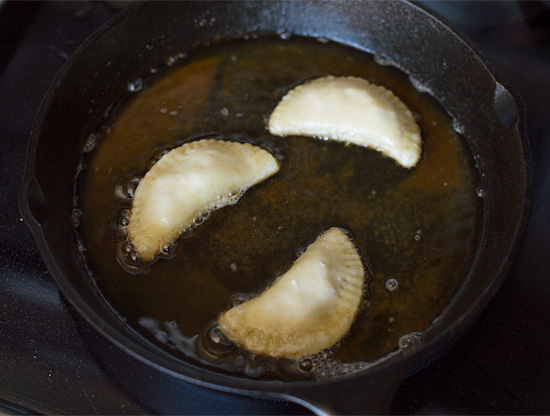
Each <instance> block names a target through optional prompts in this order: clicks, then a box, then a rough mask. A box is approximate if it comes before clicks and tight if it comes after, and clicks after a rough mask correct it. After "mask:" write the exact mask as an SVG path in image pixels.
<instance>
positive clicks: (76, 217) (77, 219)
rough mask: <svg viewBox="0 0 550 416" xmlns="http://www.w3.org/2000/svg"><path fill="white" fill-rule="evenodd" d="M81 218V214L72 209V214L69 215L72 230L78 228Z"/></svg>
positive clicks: (77, 210)
mask: <svg viewBox="0 0 550 416" xmlns="http://www.w3.org/2000/svg"><path fill="white" fill-rule="evenodd" d="M81 216H82V212H81V211H80V210H79V209H77V208H75V209H73V212H72V213H71V223H72V224H73V227H74V228H78V227H80V217H81Z"/></svg>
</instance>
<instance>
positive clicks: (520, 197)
mask: <svg viewBox="0 0 550 416" xmlns="http://www.w3.org/2000/svg"><path fill="white" fill-rule="evenodd" d="M277 34H279V35H281V34H284V36H290V35H299V36H307V37H311V38H322V39H327V40H331V41H334V42H338V43H341V44H345V45H350V46H352V47H354V48H358V49H360V50H363V51H365V52H368V53H371V54H374V55H375V57H376V59H377V62H380V63H384V64H388V65H392V66H395V67H397V68H399V69H400V70H401V71H403V72H405V73H406V74H408V76H409V77H410V79H411V81H413V83H414V85H418V86H421V87H422V89H423V91H426V92H428V93H429V94H431V95H432V96H433V97H435V98H436V99H437V100H438V101H439V102H440V103H441V104H442V105H443V106H444V107H445V109H446V110H447V112H448V113H449V114H450V116H451V117H453V119H454V120H455V121H456V125H457V126H459V127H460V128H459V130H460V132H461V133H462V134H463V136H464V138H465V140H466V142H467V144H468V146H469V147H470V150H471V152H472V154H473V155H474V156H475V162H476V165H477V167H478V170H479V174H480V175H479V176H480V181H481V183H480V187H481V188H482V189H483V191H484V192H483V193H484V196H483V219H482V223H483V226H482V231H481V234H480V238H479V242H478V247H477V249H476V253H475V257H474V259H473V261H472V263H471V265H470V267H469V270H468V272H467V274H466V276H465V277H464V279H463V282H462V285H461V286H460V288H459V289H458V290H457V292H456V294H455V296H454V298H453V299H452V300H451V302H450V303H449V305H448V306H447V307H446V309H445V310H444V312H443V313H442V314H441V315H440V316H438V317H437V319H436V320H435V321H434V322H433V323H432V324H431V325H430V326H429V328H428V329H427V330H426V331H425V332H424V333H423V334H422V336H421V339H420V340H419V341H417V342H415V343H413V344H412V345H411V346H409V347H408V348H406V349H403V350H400V351H399V352H398V353H397V354H395V355H393V356H391V357H389V358H388V359H386V360H383V361H381V362H378V363H375V364H374V365H373V366H371V367H368V368H365V369H363V370H359V371H357V372H356V373H353V374H348V375H343V376H336V377H334V378H333V379H330V380H325V381H302V382H278V381H277V382H275V381H260V380H253V379H245V378H237V377H230V376H227V375H225V374H221V373H219V374H218V373H215V372H212V371H206V370H203V369H200V368H197V367H196V366H195V365H193V364H192V363H186V362H183V361H182V360H175V359H171V358H170V357H169V356H168V355H167V354H163V353H162V352H160V351H159V349H158V348H157V347H155V346H154V345H152V343H150V342H149V341H147V340H145V339H144V338H143V337H140V336H138V335H137V334H136V333H135V332H134V331H133V330H131V329H130V328H129V327H128V326H127V325H126V324H125V323H124V322H123V320H122V319H121V318H120V317H119V316H118V314H117V313H116V312H115V311H113V309H112V308H111V307H110V306H108V305H107V302H106V301H105V299H104V298H103V296H102V295H101V293H99V291H98V289H97V287H96V285H95V283H94V282H93V281H92V279H90V277H89V274H88V271H87V269H86V267H85V266H84V265H83V263H82V261H81V256H80V253H79V251H78V246H79V245H78V241H77V238H76V235H75V230H74V224H73V221H72V220H71V214H72V213H73V208H74V207H73V196H74V186H75V176H76V174H77V172H78V170H79V169H80V168H81V165H80V163H81V160H82V149H83V148H84V144H85V142H86V139H87V138H88V137H89V135H90V134H91V133H92V132H93V131H94V129H96V127H97V126H98V125H100V124H101V123H102V122H103V121H104V114H105V112H106V109H109V108H110V106H111V105H112V103H113V102H116V101H117V100H118V99H120V97H122V96H124V94H125V93H126V92H127V86H128V84H130V83H132V82H134V81H135V80H136V79H139V78H140V77H142V76H143V74H146V73H148V72H150V70H151V68H157V67H158V66H160V65H161V64H162V63H163V62H166V61H167V60H168V59H169V58H170V57H174V56H178V54H181V53H182V52H185V51H187V50H196V49H198V48H201V47H205V46H208V45H211V44H214V43H219V42H222V41H223V40H230V39H242V38H245V37H250V36H252V35H253V36H254V37H256V36H263V35H277ZM145 45H148V47H145ZM524 130H525V126H524V114H523V109H522V105H521V102H520V100H519V99H518V97H516V95H515V94H514V93H513V92H512V91H510V90H509V89H508V88H506V87H505V86H503V85H502V84H501V83H499V82H498V81H497V79H496V78H495V76H494V75H493V74H492V73H491V71H490V70H489V69H488V67H487V66H486V65H485V63H484V62H483V60H482V59H481V58H480V56H479V55H478V54H477V53H476V52H475V51H474V50H473V49H472V48H471V47H470V46H469V45H468V43H467V42H466V41H465V40H463V39H462V38H461V37H460V36H459V35H457V34H456V33H455V32H454V31H453V30H451V29H450V28H449V27H447V26H446V25H445V24H443V23H442V22H441V21H439V20H438V19H436V18H435V17H433V16H432V15H430V14H428V13H427V12H425V11H424V10H422V9H421V8H420V7H418V6H416V5H414V4H412V3H409V2H406V1H392V2H366V1H365V2H316V1H296V2H294V1H290V2H270V1H266V2H262V1H257V2H144V3H140V4H137V5H136V6H134V7H131V8H128V9H126V10H124V11H122V12H121V13H120V14H119V15H117V16H116V17H115V18H114V19H113V20H112V21H110V22H108V23H107V24H106V25H105V26H103V27H102V28H101V29H100V30H99V31H98V32H97V33H95V34H94V35H93V36H92V37H91V38H90V39H88V40H87V41H86V42H85V43H84V44H83V45H82V46H81V47H80V48H79V49H78V50H77V51H76V53H75V54H74V55H73V56H72V57H71V58H70V59H69V61H68V62H67V63H66V64H65V66H64V67H63V69H62V70H61V72H60V73H59V74H58V76H57V78H56V79H55V81H54V82H53V84H52V86H51V88H50V90H49V91H48V93H47V95H46V97H45V99H44V102H43V105H42V107H41V109H40V112H39V114H38V116H37V119H36V123H35V126H34V129H33V132H32V136H31V142H30V146H29V152H28V159H27V169H26V174H25V178H24V181H23V184H22V187H21V192H20V209H21V213H22V216H23V218H24V219H25V222H26V223H27V224H28V225H29V227H30V229H31V231H32V233H33V235H34V237H35V239H36V241H37V244H38V247H39V249H40V252H41V254H42V256H43V258H44V261H45V263H46V265H47V267H48V269H49V270H50V272H51V274H52V276H53V277H54V278H55V280H56V282H57V284H58V285H59V287H60V289H61V290H62V292H63V293H64V295H65V296H66V297H67V299H68V300H69V301H70V302H71V304H72V305H73V306H74V308H75V309H76V310H77V311H78V312H79V313H80V315H82V317H84V319H85V320H86V321H87V322H88V323H89V324H91V326H92V327H93V328H95V329H96V330H97V331H99V333H101V334H102V335H103V336H104V337H105V338H106V339H107V340H109V341H110V342H111V343H112V344H114V345H116V346H118V347H119V348H120V349H121V350H123V351H125V352H126V353H128V354H129V355H130V356H131V357H133V358H134V359H137V360H138V361H140V362H141V363H145V364H147V366H149V367H150V368H152V369H154V371H155V372H158V373H159V374H162V375H163V376H164V377H165V378H167V379H172V380H174V382H178V383H181V382H185V383H192V384H194V385H198V386H203V387H207V388H212V389H215V390H219V391H222V392H234V393H239V394H245V395H251V396H256V397H257V396H271V397H275V398H283V399H287V400H291V401H293V402H296V403H299V404H301V405H303V406H305V407H307V408H308V409H310V410H312V411H314V412H316V413H319V414H327V413H341V414H365V413H376V414H380V413H388V412H389V411H390V410H391V403H392V399H393V395H394V394H395V391H396V390H397V388H398V386H399V383H400V381H401V380H402V379H403V377H404V375H405V374H406V372H407V371H408V370H409V369H410V368H411V367H412V366H413V365H414V364H415V363H416V362H417V361H418V360H420V359H421V358H422V357H424V356H426V355H428V354H430V353H432V352H434V351H435V350H437V349H438V348H440V347H442V346H443V345H445V344H446V343H447V342H449V341H450V340H451V339H453V337H455V336H456V335H457V334H459V333H460V332H461V331H462V330H463V329H464V328H466V327H467V326H468V325H469V323H471V321H472V320H473V319H474V318H475V317H476V316H477V315H478V314H479V313H481V311H482V310H483V308H484V307H485V306H486V305H487V303H488V302H489V300H490V298H491V297H492V296H493V295H494V293H495V292H496V291H497V289H498V287H499V286H500V284H501V283H502V281H503V279H504V278H505V276H506V273H507V270H508V268H509V266H510V264H511V260H512V258H513V256H514V254H515V252H516V251H517V248H518V244H519V242H520V240H521V237H522V235H523V232H524V230H525V226H526V222H527V217H528V211H529V206H530V181H531V174H530V170H531V167H530V153H529V148H528V146H527V142H526V140H525V133H524ZM59 149H63V160H60V156H59ZM100 356H101V354H98V357H100ZM111 365H112V364H111ZM120 374H124V373H119V376H120ZM138 389H139V386H136V390H134V391H133V392H132V394H133V395H134V396H135V397H140V396H139V394H140V393H139V390H138ZM152 410H153V411H158V412H159V413H164V412H163V411H162V410H163V409H162V408H159V409H156V410H155V409H152ZM179 410H181V411H180V413H186V411H185V408H181V409H179Z"/></svg>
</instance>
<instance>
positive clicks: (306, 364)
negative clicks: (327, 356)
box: [300, 358, 313, 371]
mask: <svg viewBox="0 0 550 416" xmlns="http://www.w3.org/2000/svg"><path fill="white" fill-rule="evenodd" d="M312 368H313V363H312V362H311V360H310V359H308V358H305V359H303V360H301V361H300V370H302V371H311V369H312Z"/></svg>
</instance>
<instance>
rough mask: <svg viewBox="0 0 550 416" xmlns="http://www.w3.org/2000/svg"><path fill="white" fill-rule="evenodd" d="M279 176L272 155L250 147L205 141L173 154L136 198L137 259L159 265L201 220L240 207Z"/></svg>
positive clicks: (132, 221)
mask: <svg viewBox="0 0 550 416" xmlns="http://www.w3.org/2000/svg"><path fill="white" fill-rule="evenodd" d="M278 170H279V165H278V163H277V161H276V160H275V158H274V157H273V156H272V155H271V154H270V153H269V152H267V151H265V150H263V149H261V148H259V147H257V146H253V145H251V144H249V143H236V142H229V141H222V140H215V139H205V140H200V141H197V142H190V143H185V144H183V145H182V146H180V147H177V148H175V149H172V150H171V151H170V152H168V153H166V154H165V155H164V156H163V157H162V158H161V159H160V160H159V161H158V162H157V163H156V164H155V165H153V167H152V168H151V169H150V170H149V171H148V172H147V174H146V175H145V176H144V177H143V179H142V180H141V181H140V182H139V184H138V186H137V189H136V191H135V193H134V198H133V201H132V207H131V210H130V215H129V224H128V235H129V238H130V240H131V241H132V244H133V246H134V249H135V250H136V253H137V254H138V255H139V256H140V257H141V258H142V259H143V260H146V261H149V260H153V259H154V258H155V256H157V254H159V253H160V252H161V251H162V250H163V248H164V246H166V245H167V244H170V243H171V242H173V241H175V240H176V239H177V238H178V236H179V235H180V233H181V232H183V231H184V230H185V229H187V228H189V227H190V226H192V225H193V223H194V221H195V218H196V217H198V216H199V215H200V214H206V213H207V212H209V211H211V210H213V209H217V208H220V207H222V206H224V205H228V204H234V203H235V202H237V200H238V199H239V197H240V196H241V195H242V194H243V193H244V192H245V191H246V190H247V189H248V188H250V187H251V186H253V185H255V184H257V183H259V182H261V181H263V180H264V179H266V178H268V177H269V176H271V175H273V174H274V173H276V172H277V171H278Z"/></svg>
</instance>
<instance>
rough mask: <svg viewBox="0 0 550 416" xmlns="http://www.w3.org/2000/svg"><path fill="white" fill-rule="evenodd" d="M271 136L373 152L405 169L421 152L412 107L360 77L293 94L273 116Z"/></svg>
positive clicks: (321, 82) (330, 80) (327, 80)
mask: <svg viewBox="0 0 550 416" xmlns="http://www.w3.org/2000/svg"><path fill="white" fill-rule="evenodd" d="M269 131H270V133H271V134H274V135H279V136H287V135H301V136H314V137H320V138H326V139H333V140H337V141H343V142H346V143H353V144H357V145H360V146H365V147H370V148H373V149H376V150H378V151H380V152H382V153H384V154H386V155H387V156H389V157H392V158H393V159H395V160H396V161H397V162H398V163H399V164H401V165H402V166H404V167H406V168H411V167H413V166H414V165H416V163H417V162H418V161H419V159H420V155H421V152H422V145H421V141H422V140H421V137H420V128H419V127H418V125H417V123H416V121H415V120H414V117H413V114H412V113H411V111H410V110H409V109H408V108H407V106H406V105H405V104H404V103H403V102H402V101H401V100H400V99H399V98H397V97H396V96H395V95H394V94H393V93H392V92H391V91H390V90H388V89H386V88H384V87H382V86H379V85H374V84H371V83H370V82H368V81H367V80H364V79H362V78H357V77H333V76H327V77H323V78H318V79H316V80H314V81H311V82H308V83H306V84H302V85H299V86H298V87H296V88H294V89H292V90H290V91H289V92H288V93H287V94H286V95H285V96H284V97H283V98H282V100H281V101H280V102H279V104H278V105H277V107H276V108H275V110H274V111H273V113H272V114H271V117H270V119H269Z"/></svg>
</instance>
